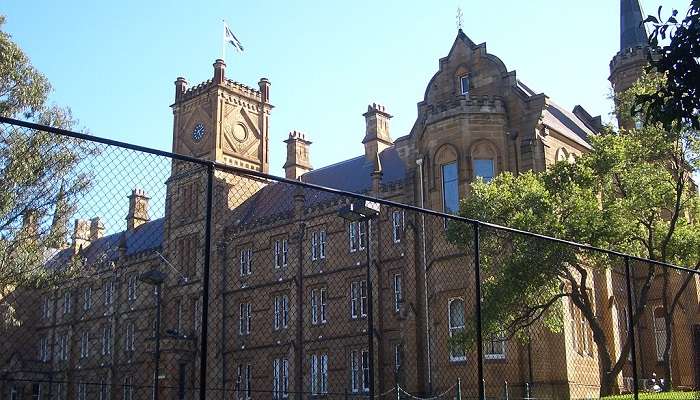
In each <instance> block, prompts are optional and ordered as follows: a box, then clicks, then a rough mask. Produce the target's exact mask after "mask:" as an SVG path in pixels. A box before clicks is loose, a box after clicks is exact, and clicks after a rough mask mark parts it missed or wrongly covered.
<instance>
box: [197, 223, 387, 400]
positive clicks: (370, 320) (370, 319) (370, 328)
mask: <svg viewBox="0 0 700 400" xmlns="http://www.w3.org/2000/svg"><path fill="white" fill-rule="evenodd" d="M365 228H366V229H365V230H366V231H367V278H366V279H367V340H368V343H367V352H368V358H369V360H368V362H369V376H370V378H369V398H370V399H372V400H373V399H374V374H375V372H376V371H375V370H374V316H373V313H374V306H373V304H372V302H373V301H374V296H373V295H372V256H371V254H370V248H371V247H372V219H371V218H366V219H365ZM202 400H204V399H202Z"/></svg>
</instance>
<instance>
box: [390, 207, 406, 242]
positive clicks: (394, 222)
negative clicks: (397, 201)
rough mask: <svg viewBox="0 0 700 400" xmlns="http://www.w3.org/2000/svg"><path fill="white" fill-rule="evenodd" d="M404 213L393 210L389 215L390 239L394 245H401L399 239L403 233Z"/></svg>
mask: <svg viewBox="0 0 700 400" xmlns="http://www.w3.org/2000/svg"><path fill="white" fill-rule="evenodd" d="M404 218H405V213H404V211H403V210H394V211H392V213H391V238H392V240H393V241H394V243H401V237H402V236H403V231H404V226H405V222H404Z"/></svg>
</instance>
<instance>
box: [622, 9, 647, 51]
mask: <svg viewBox="0 0 700 400" xmlns="http://www.w3.org/2000/svg"><path fill="white" fill-rule="evenodd" d="M643 15H644V14H642V6H640V5H639V0H620V51H624V50H625V49H630V48H634V47H640V46H641V47H646V46H647V31H646V29H645V28H644V26H643V25H642V21H644V17H643Z"/></svg>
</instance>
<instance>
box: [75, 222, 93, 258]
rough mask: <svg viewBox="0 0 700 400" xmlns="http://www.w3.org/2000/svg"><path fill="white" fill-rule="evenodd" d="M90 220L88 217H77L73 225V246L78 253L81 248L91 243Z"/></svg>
mask: <svg viewBox="0 0 700 400" xmlns="http://www.w3.org/2000/svg"><path fill="white" fill-rule="evenodd" d="M90 225H91V223H90V221H88V220H86V219H76V220H75V225H74V226H73V236H72V237H71V238H72V239H73V242H72V243H71V248H72V249H73V253H74V254H78V251H80V249H81V248H83V247H87V246H88V245H89V244H90Z"/></svg>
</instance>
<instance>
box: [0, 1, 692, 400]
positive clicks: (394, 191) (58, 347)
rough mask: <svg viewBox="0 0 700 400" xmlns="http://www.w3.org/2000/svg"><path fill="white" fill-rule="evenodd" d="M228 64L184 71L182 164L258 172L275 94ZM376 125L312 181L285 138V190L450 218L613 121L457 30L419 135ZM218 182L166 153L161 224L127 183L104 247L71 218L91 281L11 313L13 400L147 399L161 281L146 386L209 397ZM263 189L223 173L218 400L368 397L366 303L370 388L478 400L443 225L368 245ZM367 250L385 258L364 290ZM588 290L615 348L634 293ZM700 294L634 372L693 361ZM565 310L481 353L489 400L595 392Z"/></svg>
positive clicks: (334, 220)
mask: <svg viewBox="0 0 700 400" xmlns="http://www.w3.org/2000/svg"><path fill="white" fill-rule="evenodd" d="M621 17H622V18H621V47H620V52H619V53H618V54H617V55H616V56H615V57H614V58H613V60H612V62H611V64H610V69H611V75H610V81H611V82H612V84H613V87H614V89H615V91H621V90H624V89H626V88H628V87H629V86H630V85H631V84H632V83H633V82H634V80H635V79H636V78H637V77H638V76H639V75H640V74H641V70H642V67H643V66H644V64H645V53H644V49H645V44H644V43H645V36H644V32H643V29H642V28H640V27H639V22H640V21H641V11H640V8H639V4H638V2H637V1H636V0H622V1H621ZM225 69H226V65H225V64H224V62H223V61H222V60H217V61H216V62H215V63H214V73H213V77H212V79H211V80H208V81H206V82H203V83H201V84H199V85H197V86H194V87H188V83H187V81H186V80H185V79H184V78H177V80H176V82H175V101H174V103H173V104H172V106H171V107H172V109H173V115H174V123H173V138H172V139H173V151H174V152H175V153H179V154H184V155H189V156H195V157H199V158H203V159H207V160H215V161H217V162H220V163H222V164H227V165H230V166H234V167H238V168H243V169H246V170H249V171H254V172H257V173H267V172H268V170H269V161H268V158H269V157H268V155H269V153H270V151H275V148H276V147H273V148H272V149H271V148H270V145H269V119H270V117H271V113H272V109H273V106H272V104H271V100H270V99H271V98H270V89H271V84H270V82H269V81H268V80H267V79H265V78H263V79H261V80H260V81H259V82H258V87H257V88H251V87H247V86H245V85H243V84H240V83H238V82H235V81H232V80H230V79H228V78H227V77H226V75H225ZM363 116H364V118H365V121H366V131H365V134H364V136H363V137H362V140H361V141H362V144H363V145H364V154H361V155H359V156H358V157H355V158H352V159H349V160H344V161H340V162H338V163H336V164H333V165H329V166H326V167H322V168H318V169H314V168H313V167H312V165H311V157H310V153H311V145H312V143H311V141H310V140H309V138H307V137H306V136H305V135H304V134H303V133H300V132H296V131H293V132H291V133H290V134H289V137H288V139H287V140H286V141H285V144H286V146H287V148H286V150H287V152H286V154H287V158H286V162H285V164H284V169H285V176H286V178H288V179H294V180H301V181H303V182H307V183H312V184H317V185H321V186H327V187H332V188H336V189H341V190H345V191H349V192H355V193H363V194H369V195H371V196H376V197H380V198H383V199H389V200H394V201H397V202H400V203H405V204H411V205H416V206H421V207H425V208H430V209H434V210H439V211H445V212H449V213H451V212H455V211H456V210H457V203H458V200H459V199H460V198H464V197H468V196H469V190H470V183H471V182H472V181H473V180H474V179H477V178H481V179H484V180H486V181H488V180H490V179H492V178H493V177H494V176H495V175H496V174H498V173H500V172H503V171H510V172H513V173H515V174H517V173H520V172H522V171H528V170H534V171H544V170H546V169H547V168H548V167H549V166H550V165H552V164H553V163H555V162H558V161H565V162H568V161H574V160H575V158H576V157H577V156H579V155H581V154H583V153H585V152H586V151H588V150H589V149H590V144H589V142H588V140H587V138H588V137H589V136H590V135H595V134H596V132H598V131H599V129H600V128H601V119H600V117H592V116H591V115H589V114H588V113H587V112H586V110H585V109H584V108H583V107H581V106H576V107H575V108H574V109H573V110H572V111H569V110H567V109H565V108H563V107H561V106H559V105H557V104H556V103H555V102H554V101H553V100H552V99H550V98H549V97H548V96H546V95H544V94H541V93H537V92H535V91H533V90H532V89H530V88H529V87H528V86H527V85H525V84H524V83H523V82H522V81H520V80H519V79H518V77H517V76H516V73H515V72H513V71H509V70H508V69H507V68H506V66H505V65H504V64H503V62H502V61H501V60H500V59H499V58H498V57H496V56H495V55H492V54H489V53H488V52H487V50H486V45H485V44H476V43H474V42H472V40H471V39H470V38H469V37H467V35H465V34H464V32H462V30H459V32H458V33H457V37H456V38H455V41H454V43H453V44H452V47H451V48H450V50H449V53H448V54H447V56H446V57H444V58H442V59H440V60H439V67H438V71H437V72H436V73H435V75H434V76H433V77H432V79H431V80H430V81H429V82H428V84H427V87H426V90H425V93H424V95H423V99H422V100H421V101H420V102H419V103H418V115H417V117H416V122H415V124H414V125H413V128H412V129H411V131H410V132H407V133H406V134H405V135H403V136H399V137H396V138H395V139H394V136H395V133H393V132H391V129H390V126H391V124H390V120H391V117H392V116H391V114H390V113H389V112H388V110H387V108H385V107H384V106H382V105H378V104H371V105H369V106H368V107H367V109H366V112H364V114H363ZM359 139H360V137H359V136H358V140H359ZM205 173H206V168H205V167H203V166H201V165H195V164H192V163H187V162H185V161H175V160H174V161H173V162H172V168H171V173H170V176H169V178H168V179H167V182H165V193H166V196H165V211H164V215H162V216H161V217H159V218H155V217H153V216H152V215H151V212H150V210H149V200H150V199H149V196H148V194H147V193H145V192H144V191H143V190H139V189H134V190H133V191H132V193H131V194H130V195H129V198H128V203H127V202H125V211H126V214H127V217H126V230H124V231H122V232H118V233H115V234H110V235H104V230H105V228H104V225H103V224H104V223H103V221H101V220H100V219H98V218H95V219H92V220H78V221H76V224H75V227H74V231H73V235H72V242H71V244H70V245H69V246H67V247H66V248H65V249H62V250H61V251H60V252H58V253H57V254H55V255H54V256H53V257H52V258H51V260H50V262H49V264H48V267H49V268H58V267H60V266H61V265H64V264H66V263H68V262H71V260H76V259H77V260H78V261H79V262H80V263H81V265H84V266H89V268H86V272H85V274H84V275H85V276H83V277H82V278H80V279H76V280H72V281H71V282H68V283H66V284H65V285H61V286H60V287H57V288H53V289H51V290H45V291H43V292H42V293H41V294H39V295H37V294H36V293H35V292H32V296H33V297H32V299H34V300H33V303H32V307H22V308H18V315H19V318H21V319H22V320H24V321H26V322H25V323H24V326H23V327H17V328H16V329H13V330H10V331H9V333H8V334H9V335H11V336H12V337H13V338H16V339H15V340H13V342H12V343H10V344H8V343H4V344H3V346H4V347H1V348H0V350H2V351H1V352H0V353H1V354H0V357H1V358H0V396H1V397H0V398H3V399H5V398H7V399H13V400H14V399H20V398H28V396H34V397H33V398H49V397H48V396H51V398H56V399H73V398H75V399H77V400H83V399H98V398H99V399H101V400H106V399H123V400H132V399H147V398H151V396H152V392H151V386H152V382H153V381H154V376H153V371H154V363H155V362H154V352H155V346H156V340H155V336H156V332H155V325H156V321H157V318H156V305H157V300H156V295H155V291H154V287H152V286H149V285H147V284H145V283H144V282H141V280H140V279H139V277H140V276H141V275H142V274H143V273H144V272H146V271H149V270H152V269H158V270H162V271H164V272H166V273H167V278H166V280H165V282H164V283H163V286H162V290H161V295H162V296H161V297H162V300H161V304H162V312H161V318H160V320H159V322H160V326H161V328H160V331H159V335H158V336H159V340H158V343H159V346H160V359H159V363H160V371H161V373H160V374H158V376H157V377H155V378H156V379H155V380H156V381H157V382H159V389H160V393H161V398H178V399H185V398H187V399H191V398H195V397H196V396H197V395H198V392H197V388H198V386H199V383H200V377H199V360H200V351H201V348H200V345H199V344H200V341H201V339H202V338H201V332H202V328H203V327H202V325H201V323H200V321H201V315H202V302H203V298H202V290H203V281H202V278H203V276H202V274H203V271H202V266H203V262H204V258H205V257H204V256H205V255H204V222H203V218H204V215H205V214H204V212H205V208H206V207H205V201H206V189H207V188H206V180H205ZM256 176H257V175H256ZM256 176H253V175H250V176H248V175H246V176H244V175H241V174H233V173H225V172H222V171H216V173H215V182H214V187H213V193H214V202H213V205H214V207H213V215H214V218H213V221H214V226H213V245H212V249H211V253H210V255H211V275H210V292H209V293H210V297H209V320H208V323H207V326H208V337H207V339H208V344H209V351H208V355H209V357H208V373H207V380H208V381H207V386H208V387H209V388H211V390H210V392H209V397H211V398H222V399H224V398H238V399H250V398H280V399H281V398H287V397H290V396H291V397H296V398H300V397H301V396H299V395H296V394H295V393H300V392H303V393H305V395H304V396H303V397H307V395H308V396H312V397H324V396H325V397H341V396H343V397H347V396H361V395H363V394H365V393H366V392H367V390H368V386H369V383H368V381H369V379H371V377H370V376H369V369H368V365H369V357H370V355H369V353H368V348H367V322H366V319H367V313H368V308H369V304H368V298H369V297H370V296H368V294H369V293H368V291H370V290H371V291H372V296H371V297H372V298H373V302H372V305H373V307H374V310H375V312H374V314H373V315H374V324H375V342H374V343H375V345H374V346H375V347H374V348H375V352H374V353H375V354H374V360H373V361H374V365H375V371H376V372H375V381H376V385H377V387H376V393H377V394H379V393H385V392H386V391H388V390H391V389H392V388H394V387H395V385H396V384H397V383H398V384H399V385H400V386H401V387H402V388H403V389H404V390H406V391H408V392H410V393H414V394H423V395H428V394H435V393H442V392H444V391H445V390H450V389H451V388H452V387H453V386H454V385H455V384H457V382H458V381H459V384H460V386H461V390H462V393H463V394H464V395H468V396H473V395H474V394H475V393H476V372H475V354H474V352H465V351H460V350H459V349H454V348H451V347H450V344H449V343H448V342H449V338H450V337H451V336H452V335H453V334H455V333H458V332H460V331H463V330H464V329H467V328H468V327H469V320H470V318H472V316H473V304H474V301H473V292H474V288H473V283H469V282H471V273H470V272H469V271H471V269H472V268H473V267H472V266H471V264H470V263H471V261H470V259H469V257H468V256H466V255H464V254H463V253H461V252H460V250H459V249H457V248H455V247H454V246H453V245H451V244H449V243H448V242H447V240H446V237H445V230H444V220H443V219H440V218H432V217H428V218H425V221H422V219H421V216H420V215H417V214H416V213H412V212H408V211H405V210H402V209H399V208H391V207H382V210H381V212H380V215H379V217H378V220H377V221H375V222H374V223H373V225H372V228H371V229H372V240H368V237H369V235H368V232H367V228H366V227H365V226H364V225H363V224H358V223H354V222H348V221H345V220H343V219H342V218H339V217H338V211H339V209H340V208H342V206H344V205H345V204H346V202H347V199H344V198H342V197H341V196H338V195H334V194H330V193H325V192H316V191H313V190H311V189H303V188H300V187H295V186H293V185H290V184H285V183H275V182H270V181H268V180H266V179H263V178H258V177H256ZM136 183H137V182H135V184H136ZM367 248H370V250H371V253H372V254H373V257H374V262H375V263H376V265H377V268H375V269H374V271H373V276H372V282H373V285H372V287H369V288H368V286H367V281H366V276H365V271H366V267H365V263H366V262H367V261H366V250H367ZM166 263H167V264H172V265H165V264H166ZM595 285H596V286H595V293H594V294H593V296H594V298H595V301H596V307H597V309H598V310H597V311H598V312H599V313H600V316H601V318H603V319H605V321H606V322H605V325H606V329H609V330H610V332H611V333H612V334H611V335H610V337H612V338H613V340H614V341H615V343H612V344H611V345H612V347H613V348H615V349H616V350H615V351H617V352H618V353H619V351H620V350H619V346H620V345H619V343H620V342H621V341H622V338H623V337H624V335H626V328H625V325H624V321H625V319H626V312H627V311H626V310H625V306H624V304H625V298H624V296H623V294H622V292H620V288H623V287H624V282H623V281H622V277H620V276H615V275H614V274H609V275H607V276H598V277H596V282H595ZM693 285H696V284H695V283H693ZM698 290H700V289H698V287H696V286H694V287H693V288H692V290H689V291H688V292H689V296H688V299H687V300H686V303H687V310H688V311H687V317H685V316H684V317H679V320H678V321H677V324H676V326H677V328H678V331H677V332H676V331H674V332H670V333H669V332H665V331H663V330H661V328H660V327H659V326H658V325H657V324H656V322H655V316H656V314H655V312H656V311H652V314H650V315H648V316H646V315H645V316H644V317H643V320H642V322H641V325H640V329H639V338H640V340H639V343H640V346H641V350H640V351H639V355H640V358H641V361H640V362H641V364H643V365H642V372H641V373H642V375H643V376H642V377H643V378H648V377H650V376H651V374H652V373H654V372H657V373H661V371H662V368H661V366H659V365H658V361H659V359H658V358H657V357H656V356H657V349H658V346H659V343H660V341H662V340H665V339H664V338H665V337H666V336H665V335H668V334H672V335H674V337H675V343H676V346H677V350H676V354H683V353H686V354H687V353H692V354H698V351H700V348H699V346H700V340H698V339H700V333H698V332H700V329H698V326H699V325H697V324H699V323H700V322H698V321H697V317H696V316H695V314H697V307H698V300H699V299H700V294H699V293H700V292H699V291H698ZM22 296H23V293H17V294H16V298H17V299H21V298H22ZM37 298H40V299H41V300H40V301H39V300H36V299H37ZM657 300H658V294H656V297H655V300H654V301H656V303H654V304H658V301H657ZM17 302H18V303H19V302H20V300H17ZM656 307H657V306H653V307H652V310H656ZM562 310H563V311H562V312H563V318H564V320H565V322H566V323H565V324H564V329H563V331H562V332H559V333H553V332H548V331H546V330H540V331H538V333H537V335H536V336H535V340H531V341H530V342H529V343H528V344H524V343H523V342H518V341H515V340H509V341H504V340H502V339H499V338H497V337H496V338H488V340H487V342H486V346H485V348H484V368H485V380H486V382H485V384H486V391H487V394H488V395H489V396H501V395H503V394H504V393H505V392H508V393H509V396H510V397H513V398H517V397H523V396H524V395H525V394H526V393H530V394H531V395H532V396H534V397H537V398H574V397H576V398H581V397H591V396H596V395H597V392H598V389H599V386H600V382H599V374H598V360H597V356H596V353H595V351H594V350H593V346H594V344H593V343H592V339H591V332H590V329H589V328H588V327H587V325H586V323H585V322H584V320H583V318H582V316H581V315H580V312H577V311H576V310H575V308H574V307H572V306H571V305H569V304H568V303H567V304H563V307H562ZM27 326H29V327H31V329H27V328H26V327H27ZM686 361H687V357H686V358H684V359H682V360H681V359H680V358H678V359H674V360H673V362H674V363H675V364H676V365H674V370H675V371H677V374H678V377H677V381H678V382H677V383H678V384H681V385H686V386H690V387H695V386H696V385H700V376H698V367H697V365H691V364H690V363H688V362H686ZM630 376H631V374H630V369H629V366H626V367H625V370H624V371H623V374H622V376H621V377H620V379H619V380H618V385H619V389H620V390H621V391H624V390H625V389H629V384H628V380H627V379H626V378H629V377H630ZM37 396H38V397H37Z"/></svg>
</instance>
